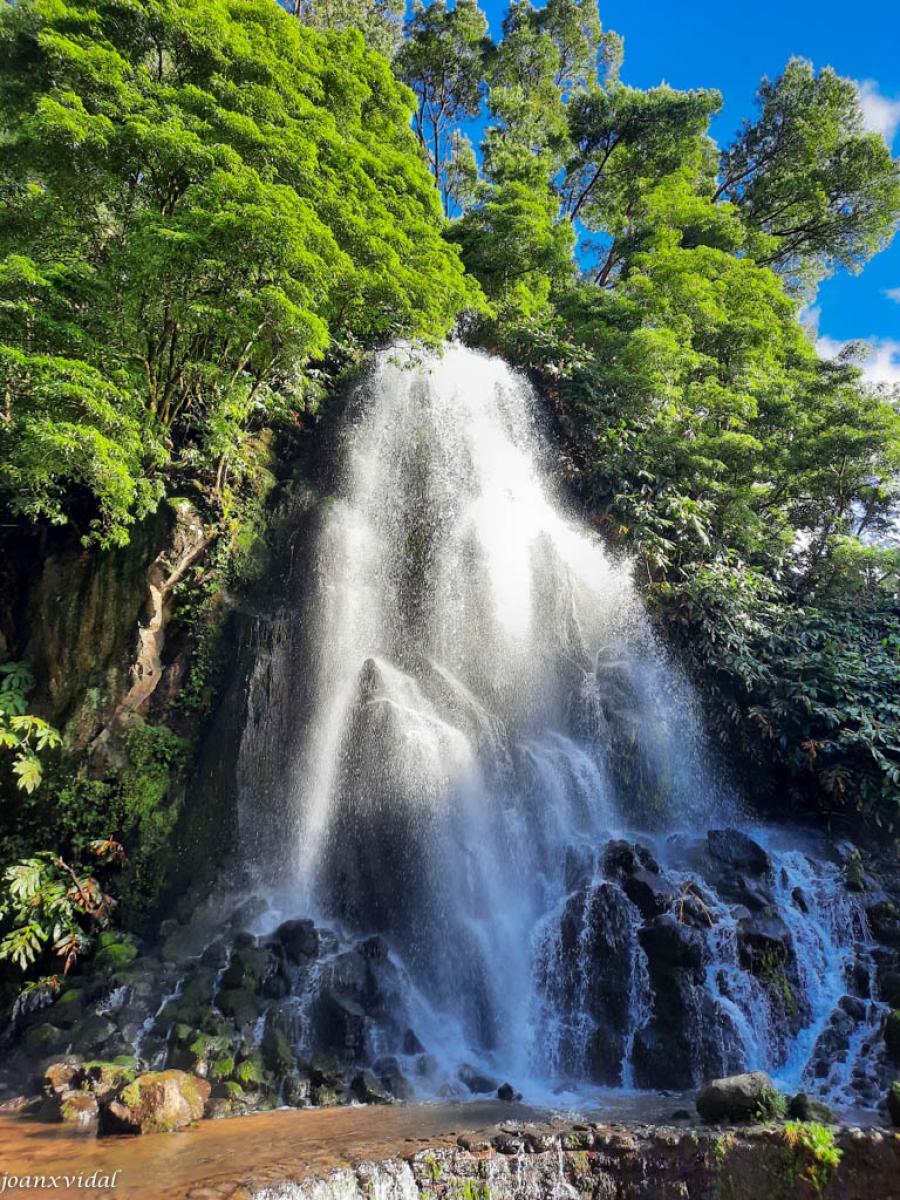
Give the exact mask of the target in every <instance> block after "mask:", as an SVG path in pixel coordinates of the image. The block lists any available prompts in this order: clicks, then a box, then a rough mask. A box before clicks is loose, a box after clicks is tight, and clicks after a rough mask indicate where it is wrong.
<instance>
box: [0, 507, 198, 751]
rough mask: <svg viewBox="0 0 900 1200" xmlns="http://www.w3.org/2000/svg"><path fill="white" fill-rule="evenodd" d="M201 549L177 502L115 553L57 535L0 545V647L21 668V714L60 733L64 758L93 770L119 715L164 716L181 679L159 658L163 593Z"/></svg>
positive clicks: (39, 534) (176, 664) (186, 510)
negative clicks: (26, 691)
mask: <svg viewBox="0 0 900 1200" xmlns="http://www.w3.org/2000/svg"><path fill="white" fill-rule="evenodd" d="M208 544H209V538H208V535H207V533H206V531H205V530H204V528H203V524H202V521H201V520H200V518H199V517H198V515H197V514H196V512H195V511H194V509H193V508H192V507H191V506H190V505H189V504H187V503H186V502H176V503H174V504H172V505H166V506H164V507H163V508H161V509H160V510H159V511H158V512H157V513H156V514H155V515H154V516H152V517H150V518H148V519H147V520H145V521H143V522H141V523H140V524H139V525H137V526H136V527H135V528H134V530H133V532H132V534H131V539H130V541H129V543H128V545H127V546H125V547H123V548H121V549H112V550H105V551H102V550H96V549H86V548H84V547H83V546H82V545H81V544H80V542H79V541H78V539H77V537H76V536H75V535H74V533H72V531H71V530H68V529H67V530H53V529H47V528H43V529H40V530H37V531H32V530H28V529H24V528H20V529H16V530H14V531H13V532H12V534H11V535H10V536H9V537H7V538H6V539H5V543H4V546H3V551H4V553H3V558H2V567H0V650H2V651H3V652H4V654H5V655H6V656H7V657H9V658H13V659H24V660H27V661H28V662H29V663H30V664H31V667H32V670H33V673H34V677H35V683H36V688H35V692H34V694H33V696H32V697H31V698H30V700H31V704H32V707H33V708H34V709H35V711H36V712H38V713H39V714H40V715H41V716H42V717H44V718H45V719H46V720H48V721H50V723H51V724H53V725H55V726H56V727H57V728H59V729H60V731H61V732H62V733H63V739H64V742H63V744H64V753H65V754H66V755H67V756H69V757H73V758H75V757H77V756H79V755H81V754H82V753H83V752H84V751H86V750H88V749H89V748H90V749H91V751H92V752H93V753H94V754H96V755H97V756H98V762H97V764H96V766H95V770H100V769H102V766H103V760H104V757H105V754H106V753H109V752H111V749H112V744H113V743H114V741H115V734H116V732H117V731H118V729H120V728H121V727H122V726H123V725H124V723H126V722H127V718H128V716H129V714H131V713H137V714H138V715H140V716H142V717H145V718H149V719H153V718H156V719H159V718H161V717H163V716H164V715H165V710H166V708H167V706H168V703H169V702H171V699H172V698H173V696H174V694H175V693H176V692H177V689H178V683H179V678H180V676H181V675H182V673H183V670H184V663H183V661H181V660H180V659H179V656H178V655H173V654H171V653H168V654H167V653H166V631H167V626H168V623H169V619H170V617H171V614H172V602H173V598H174V589H175V586H176V585H177V583H178V582H179V581H180V580H181V579H182V578H183V577H184V574H185V572H186V571H187V570H188V568H189V567H190V566H191V565H192V564H193V563H194V562H196V561H197V560H198V559H199V558H200V556H201V555H202V554H203V552H204V551H205V549H206V547H207V545H208ZM182 658H183V656H182Z"/></svg>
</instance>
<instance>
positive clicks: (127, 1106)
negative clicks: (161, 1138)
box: [99, 1071, 212, 1135]
mask: <svg viewBox="0 0 900 1200" xmlns="http://www.w3.org/2000/svg"><path fill="white" fill-rule="evenodd" d="M211 1090H212V1089H211V1087H210V1085H209V1084H208V1083H207V1082H206V1080H205V1079H198V1078H197V1077H196V1076H195V1075H186V1074H185V1073H184V1072H183V1071H160V1072H155V1073H152V1074H149V1075H140V1076H139V1077H138V1078H137V1079H135V1080H134V1082H133V1083H130V1084H128V1086H127V1087H125V1088H123V1089H122V1091H121V1092H120V1093H119V1095H118V1096H117V1097H116V1099H115V1100H113V1101H112V1102H111V1103H109V1104H107V1105H106V1106H105V1107H104V1108H102V1109H101V1110H100V1129H99V1132H100V1134H101V1135H106V1134H117V1133H164V1132H167V1131H170V1130H174V1129H183V1128H184V1127H185V1125H190V1124H191V1122H192V1121H199V1120H200V1119H201V1118H202V1116H203V1110H204V1105H205V1104H206V1101H207V1100H208V1099H209V1097H210V1092H211Z"/></svg>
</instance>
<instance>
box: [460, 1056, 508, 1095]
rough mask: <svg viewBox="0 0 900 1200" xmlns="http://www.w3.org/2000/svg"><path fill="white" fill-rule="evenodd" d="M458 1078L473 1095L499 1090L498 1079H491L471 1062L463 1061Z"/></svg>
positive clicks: (487, 1093)
mask: <svg viewBox="0 0 900 1200" xmlns="http://www.w3.org/2000/svg"><path fill="white" fill-rule="evenodd" d="M457 1078H458V1079H459V1081H460V1083H464V1084H465V1085H466V1087H467V1088H468V1089H469V1091H470V1092H471V1093H472V1095H473V1096H487V1095H489V1094H490V1093H491V1092H496V1091H497V1087H498V1084H497V1080H496V1079H491V1077H490V1075H485V1074H484V1073H483V1072H482V1071H479V1070H478V1068H477V1067H473V1066H472V1065H471V1063H463V1065H462V1066H461V1067H460V1068H459V1071H457Z"/></svg>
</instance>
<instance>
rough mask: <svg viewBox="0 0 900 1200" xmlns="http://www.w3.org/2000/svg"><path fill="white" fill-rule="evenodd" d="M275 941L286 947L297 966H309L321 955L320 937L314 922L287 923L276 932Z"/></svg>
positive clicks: (289, 956) (289, 958) (286, 951)
mask: <svg viewBox="0 0 900 1200" xmlns="http://www.w3.org/2000/svg"><path fill="white" fill-rule="evenodd" d="M273 940H274V941H277V942H279V943H280V944H281V945H282V946H283V947H284V952H285V954H286V955H287V957H288V960H289V961H290V962H292V963H294V965H295V966H307V965H308V964H309V963H310V961H311V960H312V959H314V958H315V957H316V955H317V954H318V953H319V935H318V933H317V932H316V927H315V925H314V924H313V923H312V921H307V920H297V921H285V922H284V923H283V924H281V925H279V926H278V928H277V929H276V930H275V933H274V935H273Z"/></svg>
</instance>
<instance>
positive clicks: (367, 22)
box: [281, 0, 406, 59]
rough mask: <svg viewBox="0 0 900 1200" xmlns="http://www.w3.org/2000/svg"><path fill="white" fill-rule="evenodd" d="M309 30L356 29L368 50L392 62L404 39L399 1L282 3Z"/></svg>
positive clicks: (286, 0) (296, 0)
mask: <svg viewBox="0 0 900 1200" xmlns="http://www.w3.org/2000/svg"><path fill="white" fill-rule="evenodd" d="M281 2H282V3H283V5H284V7H285V8H287V10H288V12H290V13H292V15H293V16H295V17H297V19H298V20H299V21H301V22H302V23H303V24H304V25H308V26H309V27H310V29H336V30H340V31H343V30H347V29H358V30H359V32H360V33H361V34H362V35H363V37H364V38H365V40H366V45H367V46H368V47H369V49H370V50H377V51H378V53H379V54H383V55H384V56H385V58H388V59H391V58H393V57H394V55H395V54H396V53H397V50H398V49H399V47H400V44H401V42H402V39H403V13H404V11H405V7H406V6H405V5H404V4H403V3H402V2H401V0H281Z"/></svg>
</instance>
